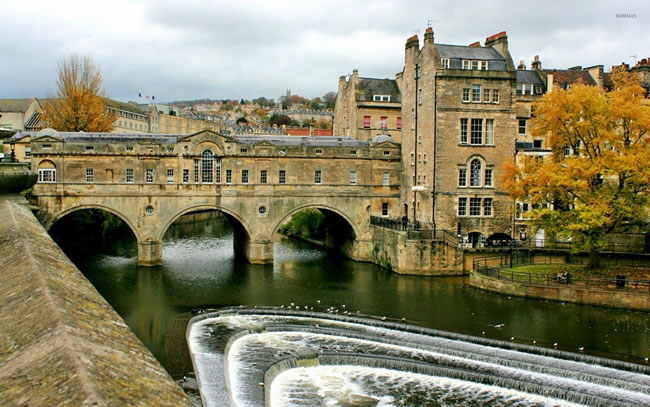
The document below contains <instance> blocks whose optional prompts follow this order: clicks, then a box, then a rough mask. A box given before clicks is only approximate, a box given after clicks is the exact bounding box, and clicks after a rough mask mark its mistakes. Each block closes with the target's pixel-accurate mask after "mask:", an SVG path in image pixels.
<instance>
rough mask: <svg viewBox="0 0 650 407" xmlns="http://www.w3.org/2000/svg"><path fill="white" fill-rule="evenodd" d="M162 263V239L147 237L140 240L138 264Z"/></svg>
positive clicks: (154, 264) (149, 265) (151, 265)
mask: <svg viewBox="0 0 650 407" xmlns="http://www.w3.org/2000/svg"><path fill="white" fill-rule="evenodd" d="M161 264H162V240H154V239H152V238H147V239H145V240H141V241H138V266H144V267H154V266H160V265H161Z"/></svg>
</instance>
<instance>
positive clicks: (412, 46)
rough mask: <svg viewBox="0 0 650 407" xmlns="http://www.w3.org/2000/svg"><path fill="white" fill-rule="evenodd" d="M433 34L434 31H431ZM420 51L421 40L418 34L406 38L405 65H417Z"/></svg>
mask: <svg viewBox="0 0 650 407" xmlns="http://www.w3.org/2000/svg"><path fill="white" fill-rule="evenodd" d="M431 35H433V33H431ZM419 51H420V40H419V39H418V36H417V35H414V36H412V37H411V38H409V39H408V40H406V46H405V50H404V65H415V60H416V59H417V55H418V52H419Z"/></svg>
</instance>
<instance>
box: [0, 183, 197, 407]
mask: <svg viewBox="0 0 650 407" xmlns="http://www.w3.org/2000/svg"><path fill="white" fill-rule="evenodd" d="M0 213H1V214H2V222H0V261H2V263H3V267H2V272H1V273H0V293H2V294H1V295H0V327H2V328H1V329H0V404H2V405H8V406H65V405H72V406H82V405H83V406H90V405H95V406H129V405H137V406H192V403H191V401H190V400H189V398H188V397H187V396H186V395H185V394H184V393H183V391H182V390H181V388H180V387H179V386H178V385H177V384H176V383H175V382H174V381H173V380H172V378H171V377H170V376H169V375H168V374H167V372H166V371H165V370H164V369H163V368H162V367H161V366H160V364H159V363H158V362H157V361H156V360H155V359H154V357H153V356H152V355H151V353H150V352H149V351H148V350H147V349H146V348H145V347H144V346H143V345H142V343H141V342H140V341H139V340H138V339H137V338H136V337H135V335H134V334H133V333H132V332H131V331H130V330H129V328H128V327H127V326H126V324H125V323H124V321H123V320H122V318H120V316H119V315H117V313H116V312H115V311H114V310H113V309H112V308H111V306H110V305H109V304H108V303H107V302H106V301H105V300H104V299H103V298H102V296H101V295H100V294H99V293H98V292H97V291H96V290H95V289H94V287H93V286H92V285H91V284H90V282H88V280H86V278H85V277H84V276H83V275H82V274H81V272H80V271H79V270H78V269H77V268H76V267H75V266H74V265H73V264H72V263H71V262H70V260H68V258H67V257H66V256H65V254H63V252H62V251H61V249H59V247H58V246H57V245H56V244H55V243H54V242H53V241H52V239H51V238H50V237H49V236H48V234H47V233H46V232H45V230H44V229H43V227H42V226H41V224H40V223H39V222H38V221H37V220H36V218H35V217H34V216H33V215H32V213H31V211H30V210H29V209H28V207H27V202H26V201H25V200H24V199H23V198H22V197H20V196H18V195H9V196H7V195H0Z"/></svg>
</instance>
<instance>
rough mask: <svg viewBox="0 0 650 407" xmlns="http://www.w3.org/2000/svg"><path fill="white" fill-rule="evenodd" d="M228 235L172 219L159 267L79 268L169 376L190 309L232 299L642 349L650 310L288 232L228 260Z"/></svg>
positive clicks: (122, 263) (109, 264)
mask: <svg viewBox="0 0 650 407" xmlns="http://www.w3.org/2000/svg"><path fill="white" fill-rule="evenodd" d="M232 244H233V243H232V230H231V228H230V226H229V224H228V223H227V221H225V219H223V218H217V219H212V220H209V221H203V222H195V223H187V224H179V225H172V227H171V228H170V230H169V232H168V234H167V236H166V239H165V243H164V247H163V253H164V265H163V266H161V267H155V268H138V267H137V265H136V261H135V256H134V254H132V255H131V256H130V257H119V256H98V257H96V258H93V259H91V260H90V261H88V262H85V263H80V264H79V267H80V268H81V270H82V271H83V272H84V273H85V274H86V276H87V277H88V278H89V279H90V281H91V282H92V283H93V284H94V285H95V287H97V289H98V290H99V292H100V293H101V294H102V295H103V296H104V297H105V298H106V299H107V301H108V302H109V303H110V304H111V305H112V306H113V307H114V308H115V309H116V311H117V312H118V313H119V314H120V315H121V316H122V317H123V318H124V319H125V320H126V322H127V324H128V325H129V326H130V327H131V328H132V329H133V330H134V332H135V333H136V335H137V336H138V337H139V338H140V339H141V340H142V341H143V342H144V344H145V345H146V346H148V347H149V349H151V351H152V352H153V353H154V355H155V356H156V357H157V358H158V359H159V360H160V361H161V363H162V364H163V365H164V366H165V367H166V368H167V369H168V370H169V371H170V373H172V374H173V375H176V376H178V375H182V374H183V373H184V372H185V371H187V370H186V369H187V366H188V365H187V360H186V359H184V358H185V357H186V353H185V354H184V352H186V351H184V350H183V349H182V348H183V344H182V343H181V342H182V341H183V340H184V334H185V332H184V329H185V323H186V322H185V321H186V320H187V319H188V318H189V315H190V311H192V310H193V309H199V308H220V307H225V306H232V305H240V304H243V305H250V306H254V305H258V306H278V307H279V306H282V305H284V306H285V307H287V306H288V305H290V304H291V303H292V302H293V303H294V304H295V305H297V306H300V307H304V306H308V307H310V308H311V307H314V310H315V311H316V310H318V311H325V310H327V308H329V307H334V308H337V309H339V310H340V311H341V312H343V311H344V310H347V311H350V312H354V313H356V311H357V310H359V311H360V312H361V313H365V314H373V315H379V316H387V317H388V318H395V319H398V320H399V319H401V318H405V319H406V320H407V321H408V322H409V323H411V324H414V325H420V326H425V327H431V328H436V329H442V330H448V331H453V332H459V333H464V334H469V335H477V336H481V335H484V336H485V337H488V338H495V339H504V340H510V338H511V337H514V338H515V341H516V342H521V343H528V344H530V343H532V342H533V340H534V341H536V343H537V344H538V345H540V346H548V347H551V346H552V344H553V343H556V342H557V343H558V344H559V346H558V347H559V348H560V349H565V350H569V351H572V352H577V351H578V348H580V347H584V348H585V350H584V352H585V353H588V354H594V355H600V356H607V357H616V358H621V359H626V360H630V361H634V362H637V363H645V362H644V361H643V358H646V357H648V356H650V354H649V353H650V351H649V349H650V328H648V324H647V321H648V313H643V312H633V311H623V310H614V309H607V308H599V307H592V306H582V305H576V304H563V303H557V302H550V301H543V300H531V299H523V298H518V297H507V296H502V295H497V294H494V293H488V292H483V291H481V290H477V289H474V288H471V287H469V286H467V285H466V280H465V279H464V278H462V277H451V278H431V277H415V276H401V275H397V274H392V273H390V272H387V271H385V270H383V269H380V268H378V267H375V266H373V265H371V264H366V263H357V262H353V261H349V260H347V259H344V258H341V257H339V256H336V255H331V254H328V253H327V252H325V251H323V250H321V249H319V248H314V247H312V246H309V245H307V244H304V243H300V242H292V241H285V242H282V243H279V244H276V245H275V249H274V255H275V262H274V264H272V265H251V264H248V263H245V262H243V261H240V260H238V259H235V257H234V255H233V247H232ZM319 301H320V302H319ZM344 304H345V308H344V307H343V305H344ZM502 324H503V326H502V327H500V328H497V327H496V326H499V325H502ZM184 369H185V370H184Z"/></svg>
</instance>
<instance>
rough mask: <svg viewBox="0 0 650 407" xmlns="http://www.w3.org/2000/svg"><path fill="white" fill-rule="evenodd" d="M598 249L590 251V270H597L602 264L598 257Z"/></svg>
mask: <svg viewBox="0 0 650 407" xmlns="http://www.w3.org/2000/svg"><path fill="white" fill-rule="evenodd" d="M598 254H599V251H598V249H593V248H592V249H591V250H589V264H588V265H587V268H588V269H595V268H597V267H598V265H599V264H600V257H599V256H598Z"/></svg>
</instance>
